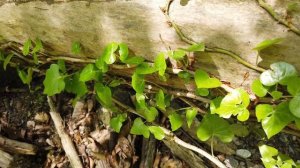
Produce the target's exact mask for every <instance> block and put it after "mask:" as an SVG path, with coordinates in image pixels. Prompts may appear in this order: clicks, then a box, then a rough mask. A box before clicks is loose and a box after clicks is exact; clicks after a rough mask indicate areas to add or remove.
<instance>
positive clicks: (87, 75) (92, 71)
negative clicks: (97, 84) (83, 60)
mask: <svg viewBox="0 0 300 168" xmlns="http://www.w3.org/2000/svg"><path fill="white" fill-rule="evenodd" d="M101 77H102V74H101V72H99V70H97V69H96V67H95V65H94V64H88V65H86V66H85V67H84V68H83V70H82V71H81V73H80V77H79V80H80V81H81V82H87V81H90V80H92V79H94V80H98V79H99V78H101Z"/></svg>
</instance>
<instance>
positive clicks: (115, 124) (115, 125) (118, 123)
mask: <svg viewBox="0 0 300 168" xmlns="http://www.w3.org/2000/svg"><path fill="white" fill-rule="evenodd" d="M126 117H127V116H126V114H118V115H117V116H116V117H114V118H112V119H111V120H110V122H109V125H110V127H111V128H112V129H113V130H114V131H116V132H117V133H119V132H120V130H121V128H122V125H123V122H124V121H126Z"/></svg>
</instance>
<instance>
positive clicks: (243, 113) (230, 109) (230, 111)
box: [214, 89, 250, 121]
mask: <svg viewBox="0 0 300 168" xmlns="http://www.w3.org/2000/svg"><path fill="white" fill-rule="evenodd" d="M249 103H250V98H249V95H248V93H247V92H246V91H244V90H243V89H235V90H233V91H232V92H230V93H229V94H227V95H226V96H225V97H224V98H223V100H222V101H221V104H220V107H219V108H218V109H216V110H215V111H214V112H216V113H217V114H219V115H220V116H221V117H223V118H230V117H231V115H234V116H236V115H237V116H238V117H237V119H238V120H239V121H246V120H247V119H248V118H249V115H250V114H249V111H248V109H247V106H248V105H249Z"/></svg>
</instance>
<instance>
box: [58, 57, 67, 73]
mask: <svg viewBox="0 0 300 168" xmlns="http://www.w3.org/2000/svg"><path fill="white" fill-rule="evenodd" d="M57 65H58V66H59V70H60V71H61V72H63V73H65V72H67V70H66V65H65V61H64V60H62V59H59V60H58V61H57Z"/></svg>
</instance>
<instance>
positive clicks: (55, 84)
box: [43, 64, 65, 96]
mask: <svg viewBox="0 0 300 168" xmlns="http://www.w3.org/2000/svg"><path fill="white" fill-rule="evenodd" d="M43 84H44V87H45V88H44V93H45V94H47V95H48V96H53V95H55V94H57V93H60V92H61V91H63V90H64V88H65V81H64V77H63V76H62V75H61V74H60V73H59V66H58V65H57V64H51V66H50V68H49V69H48V70H47V71H46V77H45V80H44V82H43Z"/></svg>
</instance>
